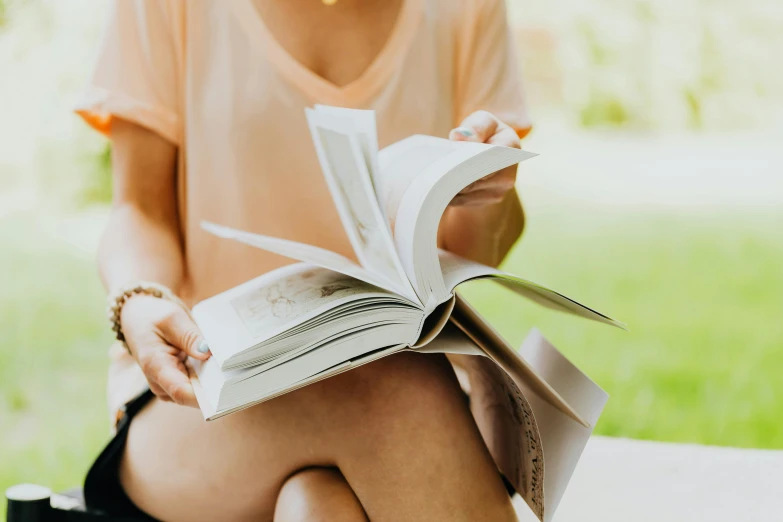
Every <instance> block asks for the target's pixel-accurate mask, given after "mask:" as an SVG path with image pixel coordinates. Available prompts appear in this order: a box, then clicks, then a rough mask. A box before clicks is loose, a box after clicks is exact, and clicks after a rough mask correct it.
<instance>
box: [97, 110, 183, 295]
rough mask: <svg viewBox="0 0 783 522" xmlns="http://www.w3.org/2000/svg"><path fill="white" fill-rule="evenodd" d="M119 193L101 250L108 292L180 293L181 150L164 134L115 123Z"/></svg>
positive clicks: (116, 186)
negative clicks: (129, 288) (150, 287)
mask: <svg viewBox="0 0 783 522" xmlns="http://www.w3.org/2000/svg"><path fill="white" fill-rule="evenodd" d="M111 132H112V141H113V147H112V169H113V181H114V193H113V201H112V212H111V217H110V219H109V224H108V226H107V228H106V231H105V232H104V234H103V238H102V239H101V244H100V247H99V249H98V267H99V270H100V274H101V279H102V280H103V284H104V286H105V287H106V289H107V290H108V291H110V292H111V291H113V290H115V289H116V288H118V287H120V286H122V285H124V284H128V283H131V282H134V281H138V280H147V281H155V282H158V283H161V284H164V285H166V286H168V287H169V288H171V289H172V290H174V291H175V292H177V290H178V289H179V287H180V285H181V283H182V276H183V259H182V250H181V247H180V245H181V240H180V236H179V227H178V220H177V203H176V161H177V148H176V146H175V145H173V144H172V143H170V142H168V141H166V140H165V139H163V138H162V137H160V136H159V135H158V134H156V133H154V132H152V131H149V130H147V129H144V128H142V127H139V126H137V125H135V124H133V123H130V122H126V121H124V120H121V119H115V120H114V121H113V123H112V130H111Z"/></svg>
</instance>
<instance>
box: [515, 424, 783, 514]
mask: <svg viewBox="0 0 783 522" xmlns="http://www.w3.org/2000/svg"><path fill="white" fill-rule="evenodd" d="M515 500H517V501H518V502H515V505H516V506H517V511H518V512H519V515H520V516H519V520H520V522H534V521H536V520H537V519H536V518H535V517H534V516H533V515H532V514H531V513H530V510H529V509H528V508H527V506H526V505H525V504H524V501H522V500H521V499H520V498H517V499H515ZM577 521H578V522H593V521H595V522H598V521H600V522H615V521H616V522H648V521H649V522H653V521H654V522H664V521H665V522H679V521H682V522H686V521H687V522H698V521H708V522H724V521H725V522H737V521H743V522H745V521H747V522H767V521H769V522H773V521H775V522H779V521H783V451H771V450H754V449H737V448H720V447H713V446H698V445H693V444H671V443H662V442H647V441H637V440H629V439H614V438H607V437H593V438H592V439H590V442H589V443H588V444H587V447H586V448H585V452H584V454H583V455H582V460H580V462H579V464H578V466H577V468H576V472H575V474H574V477H573V479H572V480H571V483H570V484H569V486H568V489H567V490H566V492H565V495H564V497H563V500H562V502H561V504H560V507H559V508H558V510H557V512H556V515H555V518H554V522H577Z"/></svg>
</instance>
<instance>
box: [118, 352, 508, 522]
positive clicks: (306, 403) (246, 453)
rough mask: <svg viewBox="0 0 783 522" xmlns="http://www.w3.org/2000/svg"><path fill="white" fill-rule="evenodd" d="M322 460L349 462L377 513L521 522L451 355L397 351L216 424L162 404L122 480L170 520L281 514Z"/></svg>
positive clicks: (138, 430) (137, 425)
mask: <svg viewBox="0 0 783 522" xmlns="http://www.w3.org/2000/svg"><path fill="white" fill-rule="evenodd" d="M314 466H316V467H336V468H338V469H340V471H341V472H342V474H343V476H344V477H345V479H346V481H347V483H348V484H350V486H351V488H352V489H353V491H354V492H355V493H356V496H357V498H358V499H359V500H360V501H361V504H362V506H364V508H365V510H366V512H367V514H368V516H369V518H370V519H371V520H378V521H381V520H399V519H405V520H453V521H457V520H493V521H500V520H512V518H508V514H509V513H511V514H512V515H513V510H512V509H511V504H510V502H509V500H508V497H507V495H506V493H505V489H504V487H503V484H502V481H501V480H500V477H499V475H498V473H497V469H496V468H495V466H494V463H493V462H492V460H491V457H490V456H489V453H488V451H487V449H486V446H484V444H483V441H482V440H481V437H480V434H479V433H478V429H477V428H476V426H475V423H474V422H473V419H472V417H471V415H470V412H469V411H468V408H467V405H466V403H465V400H464V397H463V396H462V393H461V391H460V389H459V387H458V384H457V382H456V379H455V377H454V374H453V371H452V370H451V366H450V365H449V363H448V362H447V361H446V359H445V357H443V356H440V355H421V354H410V353H409V354H398V355H394V356H391V357H387V358H385V359H383V360H380V361H376V362H374V363H371V364H369V365H367V366H364V367H361V368H357V369H355V370H353V371H350V372H347V373H345V374H341V375H338V376H335V377H332V378H330V379H327V380H325V381H322V382H319V383H315V384H312V385H310V386H307V387H305V388H302V389H300V390H297V391H295V392H292V393H289V394H286V395H284V396H282V397H278V398H276V399H273V400H271V401H268V402H265V403H262V404H259V405H257V406H254V407H252V408H248V409H246V410H243V411H241V412H238V413H235V414H233V415H229V416H227V417H224V418H222V419H219V420H217V421H215V422H209V423H207V422H204V421H203V419H202V417H201V414H200V412H199V411H197V410H195V409H190V408H184V407H181V406H176V405H172V404H170V403H163V402H161V401H157V400H155V401H153V402H152V403H151V404H150V405H149V406H148V407H147V408H146V409H145V410H144V411H142V412H141V413H140V414H139V415H138V416H137V417H136V418H135V419H134V421H133V423H132V424H131V428H130V432H129V436H128V444H127V447H126V453H125V458H124V459H123V463H122V466H121V480H122V483H123V486H124V487H125V488H126V491H127V493H128V495H129V496H130V498H131V499H132V500H133V501H134V502H135V503H136V504H137V505H138V506H139V507H140V508H141V509H143V510H145V511H147V512H148V513H150V514H151V515H153V516H155V517H157V518H160V519H163V520H167V521H169V520H170V521H178V520H191V521H199V520H254V521H257V520H271V519H272V517H273V514H274V508H275V502H276V500H277V497H278V494H279V492H280V489H281V487H282V486H283V484H284V483H285V481H286V480H287V479H288V477H290V476H292V475H293V474H295V473H296V472H297V471H299V470H302V469H304V468H308V467H314Z"/></svg>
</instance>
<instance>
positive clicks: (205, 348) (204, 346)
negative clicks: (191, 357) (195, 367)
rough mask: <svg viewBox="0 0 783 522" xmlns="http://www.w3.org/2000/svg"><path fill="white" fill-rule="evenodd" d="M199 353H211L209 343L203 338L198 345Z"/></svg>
mask: <svg viewBox="0 0 783 522" xmlns="http://www.w3.org/2000/svg"><path fill="white" fill-rule="evenodd" d="M198 351H199V353H209V345H208V344H207V342H206V341H205V340H203V339H202V340H201V344H199V345H198Z"/></svg>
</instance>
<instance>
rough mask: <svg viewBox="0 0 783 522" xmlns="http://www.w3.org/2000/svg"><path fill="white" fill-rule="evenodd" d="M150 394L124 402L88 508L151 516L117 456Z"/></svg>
mask: <svg viewBox="0 0 783 522" xmlns="http://www.w3.org/2000/svg"><path fill="white" fill-rule="evenodd" d="M154 397H155V395H154V394H153V393H152V392H151V391H150V390H147V391H145V392H144V393H142V394H141V395H139V396H138V397H136V398H135V399H133V400H132V401H130V402H129V403H128V404H126V405H125V406H124V408H123V413H124V414H123V416H122V418H121V419H120V421H119V422H118V423H117V433H116V434H115V435H114V438H112V440H111V441H109V443H108V444H107V445H106V447H105V448H104V449H103V451H102V452H101V454H100V455H99V456H98V459H97V460H96V461H95V463H94V464H93V465H92V467H91V468H90V471H89V472H88V473H87V478H86V479H85V481H84V501H85V503H86V504H87V507H88V508H89V509H90V510H96V511H101V512H103V513H106V514H108V515H112V516H114V517H122V518H126V519H127V518H133V519H138V520H139V521H154V520H155V519H154V518H152V517H151V516H149V515H147V514H146V513H144V512H143V511H142V510H141V509H139V508H138V507H136V505H135V504H134V503H133V501H132V500H131V499H130V498H128V495H127V494H126V493H125V490H124V489H123V488H122V484H121V483H120V477H119V471H120V459H122V453H123V451H124V450H125V442H126V441H127V440H128V429H129V428H130V423H131V421H132V420H133V417H135V416H136V414H137V413H139V412H140V411H141V409H142V408H143V407H144V406H145V405H146V404H147V403H148V402H149V401H150V400H152V399H153V398H154ZM466 398H467V396H466ZM500 477H501V478H502V479H503V484H504V485H505V486H506V490H507V491H508V494H509V496H514V486H512V485H511V483H510V482H509V481H508V479H506V477H505V476H504V475H503V474H502V473H501V474H500Z"/></svg>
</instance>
